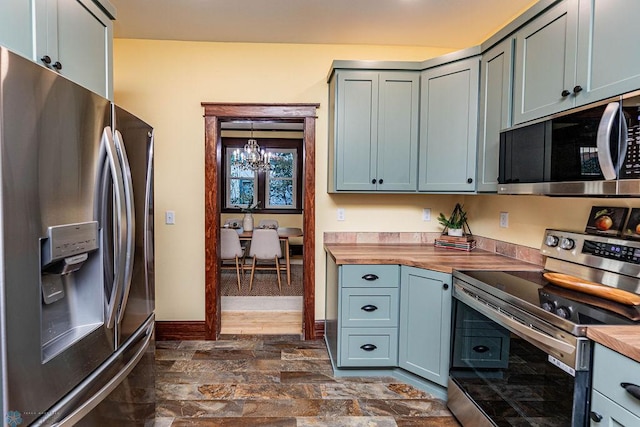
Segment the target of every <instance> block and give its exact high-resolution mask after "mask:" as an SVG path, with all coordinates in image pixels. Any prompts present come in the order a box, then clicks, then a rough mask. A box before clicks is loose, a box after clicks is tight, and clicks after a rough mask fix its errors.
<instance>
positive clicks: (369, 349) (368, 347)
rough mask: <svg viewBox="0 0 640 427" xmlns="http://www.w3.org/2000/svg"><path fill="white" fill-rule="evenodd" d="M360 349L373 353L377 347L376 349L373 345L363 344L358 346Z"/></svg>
mask: <svg viewBox="0 0 640 427" xmlns="http://www.w3.org/2000/svg"><path fill="white" fill-rule="evenodd" d="M360 348H361V349H363V350H364V351H373V350H375V349H376V348H378V347H376V346H375V345H373V344H363V345H361V346H360Z"/></svg>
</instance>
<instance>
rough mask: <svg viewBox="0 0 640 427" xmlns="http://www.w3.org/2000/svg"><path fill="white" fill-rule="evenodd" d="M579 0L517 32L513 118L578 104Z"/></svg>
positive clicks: (520, 119)
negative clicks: (576, 89) (575, 91)
mask: <svg viewBox="0 0 640 427" xmlns="http://www.w3.org/2000/svg"><path fill="white" fill-rule="evenodd" d="M577 31H578V0H566V1H564V2H562V3H559V4H558V5H556V6H554V7H553V8H551V9H549V10H548V11H547V12H545V13H543V14H542V15H540V16H539V17H537V18H536V19H534V20H533V21H531V22H530V23H528V24H527V25H525V26H524V27H523V28H522V29H520V30H519V31H518V32H517V33H516V36H515V38H516V64H515V87H514V94H513V107H514V108H513V109H514V111H513V122H514V124H518V123H522V122H525V121H528V120H532V119H536V118H539V117H542V116H546V115H549V114H553V113H555V112H558V111H561V110H563V109H567V108H570V107H572V106H573V105H574V99H575V96H574V93H573V89H574V87H575V86H576V84H575V75H576V59H575V58H576V49H577Z"/></svg>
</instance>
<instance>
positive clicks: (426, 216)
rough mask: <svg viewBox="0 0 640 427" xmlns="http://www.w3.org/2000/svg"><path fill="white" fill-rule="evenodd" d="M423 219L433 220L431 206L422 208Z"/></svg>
mask: <svg viewBox="0 0 640 427" xmlns="http://www.w3.org/2000/svg"><path fill="white" fill-rule="evenodd" d="M422 220H423V221H431V209H429V208H424V209H422Z"/></svg>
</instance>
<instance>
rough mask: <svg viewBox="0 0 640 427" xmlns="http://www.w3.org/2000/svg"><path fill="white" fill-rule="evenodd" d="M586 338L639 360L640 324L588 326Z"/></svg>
mask: <svg viewBox="0 0 640 427" xmlns="http://www.w3.org/2000/svg"><path fill="white" fill-rule="evenodd" d="M587 338H589V339H590V340H593V341H595V342H597V343H600V344H602V345H604V346H605V347H609V348H610V349H611V350H614V351H617V352H618V353H620V354H623V355H625V356H627V357H628V358H630V359H633V360H635V361H636V362H640V326H589V327H588V328H587Z"/></svg>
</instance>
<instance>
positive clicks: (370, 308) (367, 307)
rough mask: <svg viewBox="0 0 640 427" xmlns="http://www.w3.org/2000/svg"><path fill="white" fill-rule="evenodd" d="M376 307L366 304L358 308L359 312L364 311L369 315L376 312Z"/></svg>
mask: <svg viewBox="0 0 640 427" xmlns="http://www.w3.org/2000/svg"><path fill="white" fill-rule="evenodd" d="M377 309H378V307H376V306H375V305H371V304H367V305H363V306H362V307H360V310H363V311H366V312H367V313H371V312H372V311H376V310H377Z"/></svg>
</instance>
